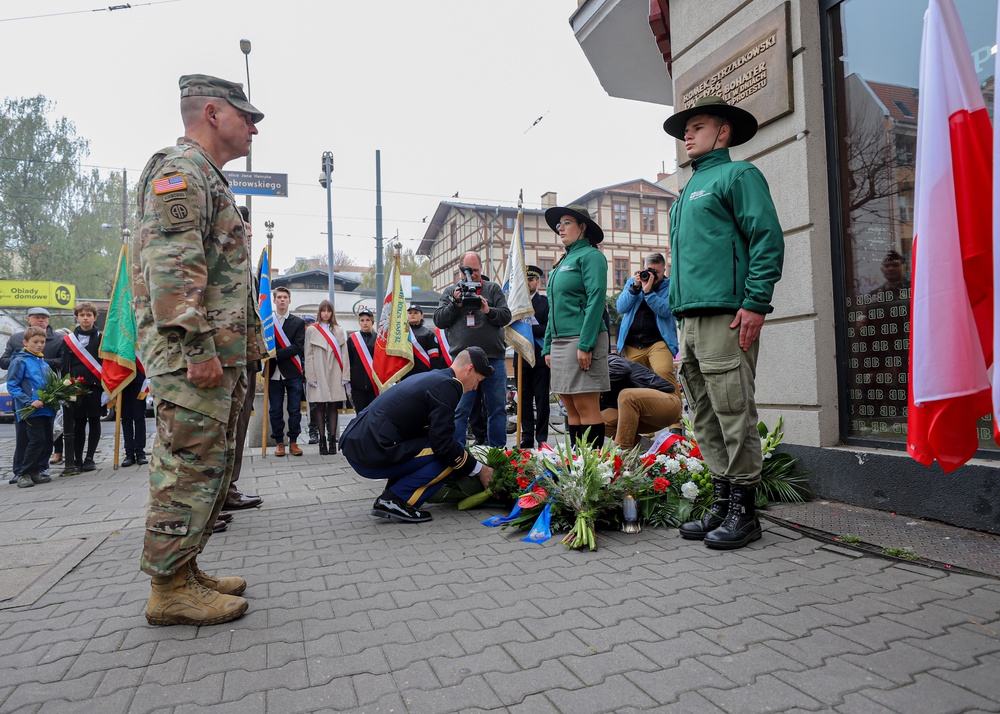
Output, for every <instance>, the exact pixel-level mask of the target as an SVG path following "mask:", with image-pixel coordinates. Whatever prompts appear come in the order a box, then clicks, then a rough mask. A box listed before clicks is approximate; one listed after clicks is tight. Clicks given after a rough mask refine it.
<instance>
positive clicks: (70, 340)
mask: <svg viewBox="0 0 1000 714" xmlns="http://www.w3.org/2000/svg"><path fill="white" fill-rule="evenodd" d="M96 337H97V335H96V334H95V335H94V338H92V339H96ZM63 341H64V342H65V343H66V344H67V345H69V348H70V349H71V350H73V354H75V355H76V356H77V359H79V360H80V361H81V362H83V365H84V366H85V367H86V368H87V369H89V370H90V371H91V373H92V374H93V375H94V376H95V377H97V381H100V380H101V374H102V373H103V371H104V370H103V369H102V368H101V363H100V362H98V361H97V358H96V357H94V355H92V354H90V353H89V352H87V348H86V347H84V346H83V345H82V344H80V340H79V338H77V336H76V335H75V334H73V333H72V332H71V333H70V334H68V335H63Z"/></svg>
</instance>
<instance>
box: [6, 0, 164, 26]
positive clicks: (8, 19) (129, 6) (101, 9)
mask: <svg viewBox="0 0 1000 714" xmlns="http://www.w3.org/2000/svg"><path fill="white" fill-rule="evenodd" d="M170 2H180V0H155V1H154V2H140V3H134V4H133V3H126V4H124V5H109V6H108V7H95V8H93V9H91V10H67V11H66V12H50V13H47V14H45V15H24V16H22V17H0V22H17V21H18V20H38V19H41V18H45V17H62V16H63V15H82V14H84V13H92V12H114V11H115V10H132V9H134V8H137V7H144V6H146V5H165V4H166V3H170Z"/></svg>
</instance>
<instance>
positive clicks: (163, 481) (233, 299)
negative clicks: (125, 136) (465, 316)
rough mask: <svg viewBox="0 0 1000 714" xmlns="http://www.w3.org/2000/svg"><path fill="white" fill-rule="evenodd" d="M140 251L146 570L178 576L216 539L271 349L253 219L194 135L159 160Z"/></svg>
mask: <svg viewBox="0 0 1000 714" xmlns="http://www.w3.org/2000/svg"><path fill="white" fill-rule="evenodd" d="M130 251H131V256H130V257H131V264H132V281H133V286H132V291H133V296H134V307H135V313H136V322H137V327H138V342H139V348H140V351H141V357H142V361H143V366H144V367H145V370H146V374H147V375H148V376H149V378H150V381H151V385H150V392H151V394H152V395H153V398H154V400H155V402H156V429H157V437H156V441H155V444H154V447H153V454H152V459H151V462H150V478H149V480H150V493H149V504H148V510H147V513H146V536H145V542H144V545H143V553H142V569H143V570H144V571H145V572H146V573H149V574H150V575H171V574H173V573H174V572H176V571H177V570H178V569H179V568H180V567H181V566H183V565H185V564H186V563H187V561H189V560H190V559H191V558H193V557H194V556H196V555H197V554H198V553H199V552H201V550H203V549H204V547H205V544H206V543H207V542H208V539H209V536H211V533H212V525H213V524H214V522H215V519H216V516H217V515H218V513H219V511H221V509H222V503H223V501H224V499H225V494H226V489H227V488H228V485H229V479H230V477H231V475H232V470H233V462H234V454H235V430H236V421H237V417H238V415H239V412H240V410H241V408H242V406H243V401H244V398H245V396H246V392H247V376H246V365H247V363H248V362H250V361H254V360H261V359H264V358H265V357H264V356H265V355H266V347H265V344H264V341H263V334H262V330H261V324H260V313H259V312H258V310H257V305H256V302H255V300H254V297H253V290H252V287H251V286H252V282H251V280H252V277H251V257H250V254H249V245H248V241H247V237H246V232H245V230H244V226H243V220H242V218H241V216H240V214H239V212H238V211H237V208H236V201H235V198H234V196H233V193H232V191H230V190H229V184H228V182H227V181H226V178H225V177H224V176H223V174H222V171H221V170H220V168H219V167H218V166H216V165H215V163H214V162H213V161H212V159H211V158H210V157H209V155H208V153H207V152H206V151H205V150H204V149H203V148H202V147H201V146H200V145H199V144H198V143H197V142H195V141H193V140H191V139H189V138H187V137H183V138H181V139H179V140H178V142H177V145H176V146H171V147H167V148H165V149H162V150H160V151H158V152H156V154H154V155H153V157H152V158H151V159H150V160H149V163H148V164H147V165H146V168H145V169H144V171H143V173H142V176H141V178H140V179H139V185H138V230H137V232H136V234H135V235H134V236H133V237H132V240H131V244H130ZM213 357H218V358H219V360H220V362H221V363H222V371H223V379H222V385H221V386H219V387H216V388H214V389H201V388H199V387H196V386H195V385H194V384H193V383H191V382H190V381H188V379H187V365H188V363H198V362H207V361H208V360H210V359H212V358H213Z"/></svg>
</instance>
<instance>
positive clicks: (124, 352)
mask: <svg viewBox="0 0 1000 714" xmlns="http://www.w3.org/2000/svg"><path fill="white" fill-rule="evenodd" d="M135 342H136V326H135V311H134V310H133V309H132V284H131V283H130V282H129V264H128V253H127V246H124V245H123V246H122V250H121V253H119V254H118V271H117V273H116V277H115V285H114V287H113V288H111V300H110V301H109V302H108V316H107V317H106V318H105V320H104V334H103V335H102V336H101V345H100V347H99V348H98V354H99V355H100V356H101V360H102V361H103V364H102V369H101V386H103V387H104V391H105V392H106V393H107V395H108V399H109V400H110V399H114V398H115V397H116V396H118V394H119V393H120V392H121V391H122V390H123V389H125V387H127V386H128V384H129V382H131V381H132V380H133V379H135V373H136V368H135V362H136V352H135Z"/></svg>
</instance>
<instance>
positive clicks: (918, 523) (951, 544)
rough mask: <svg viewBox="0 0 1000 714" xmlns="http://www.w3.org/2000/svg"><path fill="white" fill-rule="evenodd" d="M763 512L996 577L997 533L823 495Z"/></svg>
mask: <svg viewBox="0 0 1000 714" xmlns="http://www.w3.org/2000/svg"><path fill="white" fill-rule="evenodd" d="M765 515H766V516H767V517H772V516H773V517H774V518H776V519H780V521H781V522H783V523H789V524H793V525H801V526H803V527H806V528H810V529H813V530H815V531H820V532H822V533H824V534H829V535H830V536H831V537H832V538H839V539H841V540H843V538H844V537H845V536H847V537H850V536H855V537H857V538H860V539H861V541H862V542H863V543H867V544H870V545H872V546H875V547H876V548H878V549H881V548H909V549H911V550H912V551H913V552H914V553H915V554H916V555H917V556H920V557H922V558H926V559H927V560H930V561H934V562H936V563H940V564H941V566H942V567H947V568H962V569H965V570H970V571H974V572H977V573H983V574H985V575H990V576H992V577H995V578H1000V535H996V534H993V533H980V532H978V531H971V530H967V529H964V528H957V527H955V526H950V525H948V524H946V523H937V522H935V521H926V520H921V519H919V518H911V517H909V516H900V515H897V514H895V513H890V512H887V511H876V510H873V509H870V508H861V507H860V506H852V505H850V504H846V503H837V502H836V501H826V500H819V501H810V502H808V503H775V504H772V505H770V506H768V508H767V511H766V514H765Z"/></svg>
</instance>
